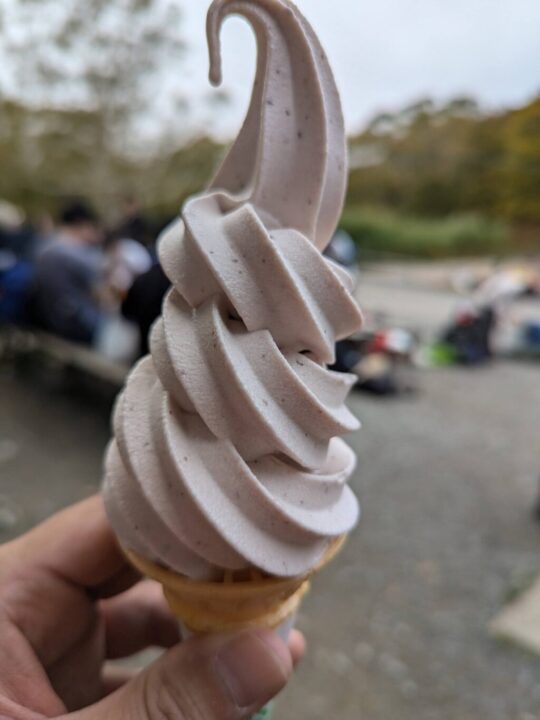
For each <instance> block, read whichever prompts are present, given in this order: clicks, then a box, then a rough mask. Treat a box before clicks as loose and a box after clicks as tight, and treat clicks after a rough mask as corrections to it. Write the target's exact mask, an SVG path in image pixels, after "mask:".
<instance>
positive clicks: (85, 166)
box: [0, 102, 223, 219]
mask: <svg viewBox="0 0 540 720" xmlns="http://www.w3.org/2000/svg"><path fill="white" fill-rule="evenodd" d="M103 122H104V118H103V116H102V114H101V113H100V112H99V111H93V112H89V111H88V112H87V111H67V110H66V111H57V110H33V109H31V108H27V107H25V106H23V105H19V104H17V103H14V102H4V103H0V165H1V168H2V172H0V198H5V199H7V200H10V201H11V202H14V203H15V204H17V205H20V206H21V207H23V208H25V209H26V210H27V211H29V212H30V213H31V214H34V215H35V214H38V213H41V212H43V211H52V212H54V211H55V210H56V209H57V208H58V205H59V204H60V203H62V202H63V201H64V200H65V199H66V198H69V197H73V196H79V195H80V196H84V197H87V198H89V199H90V200H91V201H92V202H93V203H94V204H95V205H96V206H97V207H98V209H99V210H100V211H101V212H102V214H103V215H104V217H106V218H108V219H111V218H112V217H113V216H114V213H115V212H116V211H117V209H118V207H119V205H120V204H121V200H122V197H123V196H125V195H126V194H128V193H129V194H132V193H134V194H135V195H136V196H137V197H138V198H139V200H140V201H141V202H142V204H143V205H144V206H145V207H146V208H147V210H149V211H150V212H152V213H154V214H158V215H159V214H164V215H168V214H176V213H177V212H178V209H179V206H180V203H181V201H182V200H183V199H184V198H185V197H186V196H187V195H189V194H192V193H194V192H197V191H199V190H201V189H202V188H203V187H204V185H205V184H206V183H207V182H208V180H209V178H210V177H211V175H212V172H213V170H214V169H215V167H216V165H217V163H218V161H219V158H220V156H221V153H222V151H223V149H222V146H221V145H218V144H217V143H214V142H212V141H211V140H209V139H207V138H202V139H199V140H197V141H193V142H191V143H190V144H188V145H186V146H184V145H182V146H180V147H178V146H172V147H171V146H169V145H168V146H167V149H165V148H163V149H162V151H161V152H157V153H155V154H153V155H152V156H151V157H149V158H141V157H137V156H136V157H129V156H125V155H122V154H120V153H119V152H118V151H116V150H115V149H114V147H113V148H111V149H109V148H107V147H104V146H103V145H102V144H101V142H100V140H101V139H102V137H103V135H102V133H103Z"/></svg>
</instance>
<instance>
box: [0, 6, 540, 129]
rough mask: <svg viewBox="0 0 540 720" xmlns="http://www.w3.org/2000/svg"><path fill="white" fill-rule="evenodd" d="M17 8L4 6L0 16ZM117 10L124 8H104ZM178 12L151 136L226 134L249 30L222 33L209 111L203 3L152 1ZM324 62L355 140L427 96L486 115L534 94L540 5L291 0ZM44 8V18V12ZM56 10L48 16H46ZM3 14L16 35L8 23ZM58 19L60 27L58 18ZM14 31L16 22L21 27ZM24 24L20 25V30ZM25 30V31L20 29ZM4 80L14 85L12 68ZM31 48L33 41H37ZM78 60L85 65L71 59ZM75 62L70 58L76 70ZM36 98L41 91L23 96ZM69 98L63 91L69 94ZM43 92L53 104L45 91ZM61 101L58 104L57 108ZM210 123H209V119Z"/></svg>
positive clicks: (46, 10) (238, 103)
mask: <svg viewBox="0 0 540 720" xmlns="http://www.w3.org/2000/svg"><path fill="white" fill-rule="evenodd" d="M83 1H84V0H56V2H54V3H52V7H51V3H50V2H49V3H43V4H42V5H41V6H40V4H39V3H34V4H33V6H29V8H30V12H31V19H32V20H33V21H34V24H37V26H39V27H40V28H45V27H47V24H48V26H50V25H51V24H54V23H55V22H58V17H61V15H62V12H63V11H64V10H67V8H71V12H73V11H75V12H76V9H77V3H78V2H83ZM18 2H19V0H0V9H4V10H9V9H10V8H11V9H13V10H14V9H15V8H16V7H17V4H18ZM110 2H111V5H112V6H113V7H114V5H115V3H117V4H118V7H121V3H120V0H110ZM153 2H154V3H155V7H156V12H158V11H159V7H160V6H162V5H163V4H164V3H166V2H173V3H178V5H179V7H181V8H182V9H183V21H182V24H181V27H180V34H181V35H182V36H184V37H185V38H186V40H187V42H188V45H189V52H188V53H186V55H185V57H184V58H183V59H182V58H180V57H177V58H176V57H171V58H170V61H169V62H168V63H167V64H164V66H163V69H162V72H161V75H160V76H159V77H158V78H156V79H155V86H154V87H152V88H151V91H150V93H149V95H150V97H149V102H148V110H149V112H148V113H147V123H146V124H147V128H148V129H149V130H151V132H152V133H153V134H156V135H158V136H159V134H160V128H161V130H162V129H163V127H166V126H168V125H169V126H170V124H171V123H172V124H173V126H174V127H175V128H177V131H180V132H183V133H187V134H192V133H193V132H194V131H195V132H196V131H200V130H201V129H205V130H207V131H208V130H209V131H211V132H213V133H214V134H216V135H218V136H220V137H224V138H226V137H229V136H232V135H233V134H234V133H235V131H236V130H237V128H238V127H239V125H240V122H241V119H242V116H243V113H244V111H245V109H246V106H247V102H248V97H249V93H250V90H251V82H252V78H253V73H254V67H255V43H254V39H253V34H252V32H251V30H250V29H249V28H248V26H247V24H246V23H245V22H244V21H243V20H241V19H238V18H232V19H229V20H228V21H227V22H226V24H225V28H224V33H223V46H222V47H223V52H224V81H225V82H224V86H223V87H224V89H225V90H226V91H227V93H228V94H229V95H230V97H231V99H232V102H231V103H230V104H229V105H228V106H223V105H217V106H216V107H214V108H213V109H211V110H209V106H208V103H207V102H205V99H207V98H208V96H209V95H210V93H211V92H212V90H211V88H210V86H209V84H208V80H207V73H208V59H207V48H206V36H205V15H206V10H207V8H208V5H209V0H153ZM297 3H298V5H299V7H300V9H301V10H302V11H303V12H304V14H305V15H306V16H307V18H308V19H309V20H310V21H311V23H312V25H313V27H314V28H315V31H316V32H317V33H318V35H319V36H320V38H321V40H322V43H323V45H324V46H325V48H326V50H327V53H328V55H329V57H330V61H331V63H332V66H333V68H334V71H335V75H336V79H337V82H338V86H339V88H340V90H341V95H342V100H343V106H344V110H345V117H346V122H347V128H348V130H349V131H350V132H354V131H355V130H358V129H360V128H361V127H362V125H363V124H364V123H365V122H366V121H367V120H368V119H369V118H371V117H372V116H373V115H374V114H375V113H377V112H380V111H387V110H390V111H392V110H397V109H399V108H401V107H403V106H404V105H405V104H406V103H411V102H414V101H416V100H418V99H420V98H422V97H425V96H427V95H429V96H432V97H434V98H435V99H438V100H448V99H449V98H451V97H452V96H456V95H463V94H468V95H473V96H475V97H476V98H478V100H479V101H480V102H481V103H482V104H483V105H484V106H486V107H488V108H494V109H498V108H504V107H512V106H517V105H519V104H520V103H523V102H525V101H527V100H529V99H531V98H532V97H534V96H535V95H536V94H538V93H539V92H540V0H297ZM40 8H41V13H40ZM53 10H54V12H52V11H53ZM10 17H11V14H10V15H6V18H5V19H6V26H9V27H10V31H11V32H12V33H13V32H15V31H16V30H17V28H15V27H13V25H14V24H15V22H14V21H11V20H10ZM55 18H56V19H55ZM19 23H21V21H20V20H19ZM22 24H23V25H25V23H22ZM21 29H22V28H21ZM1 39H2V38H1V36H0V81H1V84H2V85H3V87H5V88H7V89H8V90H9V89H10V88H11V91H12V92H15V93H17V92H19V93H20V92H21V91H22V92H24V90H25V88H21V87H18V86H17V84H16V81H15V79H14V77H12V73H10V67H9V64H8V63H5V62H2V47H1ZM36 42H37V40H36ZM77 59H78V60H79V61H80V60H81V58H77ZM75 60H76V58H67V59H66V62H68V61H69V62H70V63H73V62H74V61H75ZM26 90H27V94H29V95H30V97H31V98H33V99H34V100H35V99H36V96H37V93H35V92H34V90H32V89H31V88H26ZM179 90H181V91H182V93H183V94H184V96H185V97H186V99H188V100H189V104H190V107H191V110H190V113H189V114H188V115H187V116H184V115H183V114H181V113H180V112H179V111H178V109H174V105H173V104H172V103H171V102H170V99H171V98H173V97H174V96H176V95H178V91H179ZM65 91H66V93H67V87H66V89H65ZM42 94H44V95H45V97H46V99H48V100H49V101H50V100H51V97H50V90H49V89H48V88H47V87H44V88H42ZM64 99H65V98H61V100H62V101H63V100H64ZM208 118H210V120H209V119H208Z"/></svg>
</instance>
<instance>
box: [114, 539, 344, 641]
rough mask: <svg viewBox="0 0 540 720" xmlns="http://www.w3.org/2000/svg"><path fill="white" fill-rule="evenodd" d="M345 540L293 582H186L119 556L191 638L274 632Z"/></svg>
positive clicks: (254, 578) (145, 563) (228, 577)
mask: <svg viewBox="0 0 540 720" xmlns="http://www.w3.org/2000/svg"><path fill="white" fill-rule="evenodd" d="M344 541H345V536H342V537H339V538H336V540H334V541H333V543H332V544H331V545H330V547H329V548H328V550H327V552H326V553H325V555H324V556H323V558H322V559H321V561H320V562H319V564H318V565H317V567H316V568H314V569H313V570H312V571H311V572H310V573H308V574H306V575H302V576H299V577H293V578H277V577H261V576H260V575H259V576H258V577H257V575H256V574H253V576H252V577H250V578H247V579H241V580H239V579H236V578H235V577H234V575H233V574H225V576H224V578H223V580H221V581H219V582H217V581H199V580H192V579H191V578H188V577H185V576H183V575H180V574H178V573H175V572H173V571H171V570H168V569H167V568H164V567H162V566H161V565H158V564H157V563H154V562H152V561H150V560H147V559H145V558H142V557H141V556H140V555H137V554H136V553H134V552H132V551H129V550H124V552H125V554H126V556H127V558H128V560H129V561H130V563H131V564H132V565H134V566H135V567H136V568H137V570H139V571H140V572H141V573H142V574H143V575H146V576H147V577H149V578H152V579H153V580H157V582H159V583H161V585H162V586H163V592H164V595H165V598H166V600H167V602H168V604H169V607H170V608H171V611H172V613H173V614H174V615H175V617H176V618H177V619H178V620H179V621H180V622H181V623H183V625H184V626H185V627H186V628H187V629H188V630H190V631H191V632H193V633H195V634H203V633H218V632H235V631H238V630H244V629H247V628H250V627H266V628H271V629H275V628H277V627H279V626H280V625H281V624H282V623H284V622H285V621H286V620H287V618H289V617H291V616H292V615H293V614H294V613H295V612H296V610H297V609H298V607H299V605H300V602H301V600H302V598H303V597H304V595H305V594H306V593H307V592H308V590H309V584H310V583H309V579H310V577H311V576H312V575H313V574H314V573H316V572H318V571H319V570H320V569H321V568H322V567H324V565H326V564H327V563H328V562H330V560H332V558H333V557H334V556H335V555H336V554H337V553H338V552H339V550H340V549H341V547H342V545H343V543H344Z"/></svg>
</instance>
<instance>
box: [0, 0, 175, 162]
mask: <svg viewBox="0 0 540 720" xmlns="http://www.w3.org/2000/svg"><path fill="white" fill-rule="evenodd" d="M2 1H3V2H4V6H3V8H2V10H3V13H2V17H3V23H2V27H1V30H0V40H1V42H2V46H3V47H2V49H3V55H4V56H5V58H6V63H7V65H8V67H9V69H10V74H11V75H12V79H13V80H14V82H11V83H9V82H6V81H4V87H3V88H0V89H1V90H3V94H4V95H10V94H11V95H13V94H16V95H17V99H18V100H22V101H23V102H26V103H27V104H30V105H32V106H34V107H36V106H42V107H48V108H54V107H56V108H63V109H65V108H66V107H71V108H72V107H78V108H80V109H84V110H87V111H90V112H92V113H95V114H96V116H98V117H99V118H100V123H99V129H100V132H101V135H100V137H98V138H96V141H97V146H96V148H95V150H96V154H97V155H99V153H100V152H107V151H110V150H111V148H113V147H114V149H115V150H116V151H118V152H120V153H131V154H133V153H141V151H142V149H143V148H142V146H141V142H140V137H141V122H140V121H141V117H144V118H145V121H147V119H148V116H149V115H151V114H150V113H148V108H149V107H150V106H151V104H152V103H154V102H156V96H157V95H158V92H156V88H158V87H159V71H160V68H161V67H162V66H163V64H164V63H170V62H179V61H180V58H181V57H182V53H183V51H184V49H185V43H184V41H183V39H182V37H181V35H180V31H181V13H180V10H179V8H178V5H177V3H175V2H174V1H173V0H85V1H84V2H79V0H64V2H62V3H59V2H58V1H57V0H18V2H16V3H11V2H10V3H7V2H6V0H0V2H2ZM6 86H7V87H6ZM175 101H176V103H177V104H178V106H179V107H180V108H184V107H185V103H186V100H185V98H183V97H179V96H177V97H176V98H175Z"/></svg>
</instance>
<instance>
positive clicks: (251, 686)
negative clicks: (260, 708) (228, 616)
mask: <svg viewBox="0 0 540 720" xmlns="http://www.w3.org/2000/svg"><path fill="white" fill-rule="evenodd" d="M216 671H217V673H218V674H219V676H220V677H221V679H222V681H223V683H224V684H225V686H226V687H227V689H228V691H229V693H230V695H231V697H232V699H233V700H234V702H235V704H236V706H237V707H239V708H247V707H251V706H252V705H264V704H265V703H266V702H267V701H268V700H270V699H271V698H273V697H274V695H277V693H278V692H279V691H280V690H281V689H282V688H283V686H284V685H285V683H286V682H287V680H288V678H289V675H290V674H291V671H292V659H291V654H290V652H289V650H288V648H287V646H286V645H285V643H284V642H283V641H282V640H280V639H279V638H278V637H277V635H275V634H274V633H272V632H270V631H267V630H250V631H248V632H244V633H242V634H241V635H238V636H236V637H234V638H232V639H231V640H229V641H228V642H227V643H226V644H225V645H224V646H223V647H222V648H221V649H220V650H219V652H218V654H217V656H216Z"/></svg>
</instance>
